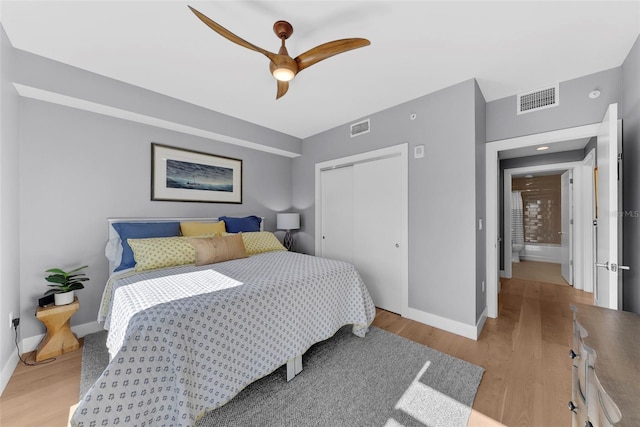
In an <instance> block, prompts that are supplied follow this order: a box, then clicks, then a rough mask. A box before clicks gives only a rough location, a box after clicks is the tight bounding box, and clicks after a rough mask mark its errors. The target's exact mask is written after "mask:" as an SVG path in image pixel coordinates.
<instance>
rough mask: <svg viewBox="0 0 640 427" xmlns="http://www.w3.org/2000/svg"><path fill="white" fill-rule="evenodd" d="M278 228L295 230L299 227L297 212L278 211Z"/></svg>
mask: <svg viewBox="0 0 640 427" xmlns="http://www.w3.org/2000/svg"><path fill="white" fill-rule="evenodd" d="M276 223H277V224H276V227H277V228H278V230H297V229H299V228H300V214H299V213H279V214H277V215H276Z"/></svg>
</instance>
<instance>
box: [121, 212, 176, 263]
mask: <svg viewBox="0 0 640 427" xmlns="http://www.w3.org/2000/svg"><path fill="white" fill-rule="evenodd" d="M113 228H115V230H116V231H117V232H118V234H119V235H120V240H121V241H122V261H121V262H120V265H119V266H118V267H117V268H116V269H115V270H113V271H120V270H124V269H125V268H132V267H135V266H136V261H135V259H133V251H132V250H131V246H129V243H127V239H144V238H147V237H173V236H179V235H180V222H178V221H175V222H116V223H114V224H113Z"/></svg>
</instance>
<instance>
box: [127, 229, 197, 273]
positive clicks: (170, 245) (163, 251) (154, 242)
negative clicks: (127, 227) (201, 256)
mask: <svg viewBox="0 0 640 427" xmlns="http://www.w3.org/2000/svg"><path fill="white" fill-rule="evenodd" d="M128 242H129V245H130V246H131V249H132V250H133V257H134V259H135V262H136V271H145V270H153V269H156V268H167V267H174V266H176V265H185V264H193V263H194V262H195V261H196V254H195V249H194V248H193V245H191V243H189V240H188V237H156V238H152V239H128Z"/></svg>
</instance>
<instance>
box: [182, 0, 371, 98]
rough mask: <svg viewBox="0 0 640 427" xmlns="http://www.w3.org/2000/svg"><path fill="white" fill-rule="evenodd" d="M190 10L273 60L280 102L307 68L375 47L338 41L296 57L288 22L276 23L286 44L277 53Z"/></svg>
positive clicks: (275, 28)
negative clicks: (289, 44) (290, 44)
mask: <svg viewBox="0 0 640 427" xmlns="http://www.w3.org/2000/svg"><path fill="white" fill-rule="evenodd" d="M189 9H191V11H192V12H193V13H194V14H195V15H196V16H197V17H198V18H200V20H201V21H202V22H204V23H205V24H206V25H207V26H208V27H209V28H211V29H212V30H213V31H215V32H216V33H218V34H220V35H221V36H222V37H224V38H226V39H228V40H230V41H232V42H234V43H236V44H239V45H240V46H244V47H246V48H247V49H251V50H255V51H256V52H260V53H261V54H263V55H264V56H266V57H267V58H269V59H270V61H271V62H270V63H269V70H271V74H272V75H273V77H275V79H276V80H277V81H278V92H277V94H276V99H278V98H280V97H281V96H283V95H284V94H285V93H287V90H289V81H291V80H292V79H293V78H294V77H295V76H296V74H298V73H299V72H300V71H302V70H304V69H305V68H308V67H310V66H312V65H313V64H315V63H317V62H320V61H322V60H323V59H327V58H329V57H331V56H334V55H337V54H339V53H343V52H346V51H349V50H352V49H357V48H360V47H364V46H368V45H370V44H371V43H370V42H369V40H367V39H361V38H351V39H341V40H334V41H331V42H328V43H323V44H321V45H319V46H316V47H314V48H313V49H310V50H308V51H306V52H304V53H303V54H300V55H298V56H297V57H296V58H292V57H291V56H289V53H288V52H287V48H286V47H285V41H286V40H287V39H288V38H289V37H290V36H291V34H293V27H292V26H291V24H289V23H288V22H287V21H277V22H276V23H275V24H273V32H274V33H276V36H278V38H280V40H282V45H281V46H280V50H279V51H278V53H273V52H269V51H268V50H265V49H262V48H260V47H258V46H256V45H254V44H251V43H249V42H248V41H246V40H243V39H241V38H240V37H238V36H236V35H235V34H233V33H232V32H231V31H229V30H227V29H226V28H224V27H222V26H221V25H219V24H217V23H215V22H214V21H212V20H211V19H209V18H208V17H207V16H205V15H203V14H202V13H200V12H198V11H197V10H196V9H194V8H192V7H191V6H189Z"/></svg>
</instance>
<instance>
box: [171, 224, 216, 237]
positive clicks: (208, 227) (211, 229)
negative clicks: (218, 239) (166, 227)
mask: <svg viewBox="0 0 640 427" xmlns="http://www.w3.org/2000/svg"><path fill="white" fill-rule="evenodd" d="M225 231H227V230H226V227H225V225H224V221H218V222H181V223H180V232H181V233H182V235H183V236H202V235H203V234H212V233H216V234H217V235H218V236H222V233H224V232H225Z"/></svg>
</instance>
